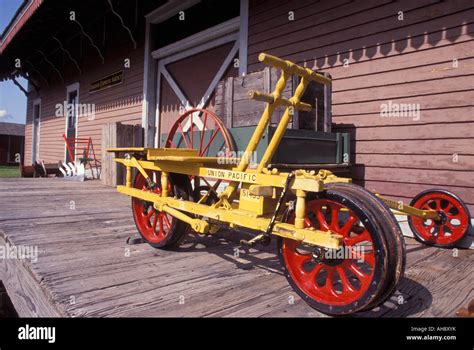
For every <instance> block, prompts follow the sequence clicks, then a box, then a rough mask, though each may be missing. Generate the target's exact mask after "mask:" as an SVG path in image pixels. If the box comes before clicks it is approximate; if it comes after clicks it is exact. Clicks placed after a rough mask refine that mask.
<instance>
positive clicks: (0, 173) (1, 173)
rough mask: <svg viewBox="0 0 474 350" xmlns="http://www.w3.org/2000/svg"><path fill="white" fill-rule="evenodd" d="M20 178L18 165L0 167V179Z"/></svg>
mask: <svg viewBox="0 0 474 350" xmlns="http://www.w3.org/2000/svg"><path fill="white" fill-rule="evenodd" d="M6 177H20V167H19V166H18V165H13V166H11V165H0V178H6Z"/></svg>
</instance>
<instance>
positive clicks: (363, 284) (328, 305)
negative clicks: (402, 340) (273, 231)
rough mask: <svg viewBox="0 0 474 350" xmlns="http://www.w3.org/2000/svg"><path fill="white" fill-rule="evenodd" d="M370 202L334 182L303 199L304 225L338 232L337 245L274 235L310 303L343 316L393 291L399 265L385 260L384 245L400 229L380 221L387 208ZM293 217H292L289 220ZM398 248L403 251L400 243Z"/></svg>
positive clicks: (292, 281) (285, 267) (291, 280)
mask: <svg viewBox="0 0 474 350" xmlns="http://www.w3.org/2000/svg"><path fill="white" fill-rule="evenodd" d="M375 201H377V199H376V198H372V197H367V198H365V197H364V198H363V199H358V198H357V196H355V195H354V193H351V191H350V190H346V188H344V187H340V188H337V186H335V187H332V188H331V189H327V190H326V191H325V192H323V193H321V194H318V195H317V198H315V199H312V200H309V201H308V202H307V203H306V218H305V226H306V228H311V227H312V228H315V229H318V230H322V231H331V232H333V233H337V234H340V235H341V236H343V237H344V238H343V245H342V247H341V248H340V249H338V250H323V249H321V248H318V247H315V246H309V245H305V244H302V243H299V242H297V241H295V240H292V239H279V242H278V253H279V257H280V261H281V263H282V266H283V270H284V272H285V276H286V277H287V279H288V281H289V283H290V284H291V285H292V287H293V289H294V290H295V291H296V292H297V293H298V294H299V295H300V296H301V297H302V298H303V299H304V300H305V301H306V302H307V303H308V304H310V305H311V306H312V307H313V308H315V309H317V310H319V311H321V312H323V313H326V314H330V315H347V314H351V313H354V312H357V311H361V310H368V309H370V308H372V307H375V306H376V305H378V304H379V303H380V302H381V301H383V300H385V299H386V298H387V297H388V296H389V295H387V294H388V292H390V293H389V294H390V295H391V293H393V290H392V289H393V288H392V286H391V285H390V283H391V281H393V280H398V279H399V275H398V274H399V273H400V269H399V268H398V272H397V264H398V263H397V262H396V261H395V260H394V259H390V257H389V252H388V248H389V247H390V246H391V244H392V243H393V242H395V241H396V240H395V235H396V234H399V231H398V230H396V229H394V228H393V227H391V225H384V223H383V222H382V221H383V219H382V217H383V216H384V215H385V214H386V213H385V211H386V212H387V213H389V210H388V209H383V211H384V213H383V215H382V213H381V210H382V209H380V207H379V206H378V205H376V204H375V203H376V202H375ZM377 213H378V214H379V215H377ZM293 220H294V216H293V217H290V219H289V222H292V221H293ZM388 241H390V242H388ZM397 250H400V251H401V252H403V251H404V250H403V247H402V246H401V245H400V246H398V247H397ZM388 288H390V291H388ZM382 299H383V300H382Z"/></svg>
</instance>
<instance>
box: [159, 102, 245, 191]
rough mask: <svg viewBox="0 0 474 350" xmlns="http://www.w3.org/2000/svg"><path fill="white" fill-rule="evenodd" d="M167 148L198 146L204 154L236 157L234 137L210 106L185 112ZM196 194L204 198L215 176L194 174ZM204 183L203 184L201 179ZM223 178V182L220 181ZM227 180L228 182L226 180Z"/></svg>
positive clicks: (174, 129)
mask: <svg viewBox="0 0 474 350" xmlns="http://www.w3.org/2000/svg"><path fill="white" fill-rule="evenodd" d="M165 147H167V148H189V149H196V150H197V151H198V155H199V156H201V157H221V158H222V161H223V162H224V163H225V158H230V157H236V155H235V147H234V142H233V139H232V136H231V134H230V132H229V130H227V128H226V127H225V125H224V123H222V121H221V119H220V118H219V117H218V116H217V115H216V114H215V113H213V112H211V111H209V110H207V109H199V108H196V109H191V110H189V111H186V112H185V113H184V114H183V115H181V116H180V117H179V118H178V119H177V120H176V122H175V123H174V124H173V126H172V127H171V130H170V132H169V134H168V137H167V139H166V142H165ZM190 179H191V180H194V181H193V184H194V188H195V191H194V197H195V198H196V199H199V198H201V196H202V195H203V193H206V192H207V191H208V190H209V189H210V188H211V187H212V185H213V183H214V182H213V181H214V180H213V179H207V178H205V177H201V178H195V177H194V176H190ZM201 180H202V181H203V182H204V186H201V182H200V181H201ZM220 182H221V181H219V183H220ZM226 182H227V181H226Z"/></svg>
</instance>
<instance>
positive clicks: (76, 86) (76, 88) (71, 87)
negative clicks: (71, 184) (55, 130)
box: [64, 81, 80, 162]
mask: <svg viewBox="0 0 474 350" xmlns="http://www.w3.org/2000/svg"><path fill="white" fill-rule="evenodd" d="M79 86H80V85H79V82H78V81H76V82H75V83H72V84H70V85H67V86H66V104H68V103H69V94H70V93H71V92H73V91H77V103H80V98H79V96H80V95H79ZM64 118H65V119H66V122H65V127H64V135H66V137H67V123H68V119H69V118H68V116H67V115H65V116H64ZM75 127H76V134H75V135H74V137H75V138H77V135H78V130H79V116H78V115H77V116H76V125H75ZM66 159H67V146H66V142H64V161H66ZM76 159H77V152H74V162H75V161H76Z"/></svg>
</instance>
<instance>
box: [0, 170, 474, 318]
mask: <svg viewBox="0 0 474 350" xmlns="http://www.w3.org/2000/svg"><path fill="white" fill-rule="evenodd" d="M135 232H136V229H135V225H134V223H133V219H132V215H131V210H130V199H129V198H128V197H125V196H122V195H119V194H117V193H116V192H115V190H114V189H113V188H107V187H104V186H102V185H101V184H100V183H99V182H96V181H90V182H85V183H77V182H70V181H65V180H62V179H0V244H2V240H3V241H4V242H7V243H9V244H11V245H16V246H37V247H38V252H39V256H38V260H37V261H36V262H28V261H21V260H12V259H5V260H4V261H0V279H1V280H2V281H3V283H4V284H5V287H6V289H7V292H8V294H9V296H10V298H11V299H12V301H13V303H14V305H15V307H16V310H17V312H18V314H19V315H20V316H72V317H77V316H86V317H124V316H131V317H135V316H234V317H242V316H250V317H262V316H264V317H265V316H266V317H272V316H283V317H288V316H291V317H296V316H297V317H306V316H316V317H322V316H324V315H322V314H320V313H318V312H316V311H315V310H313V309H311V308H310V307H309V306H307V305H306V304H305V303H304V302H303V301H302V300H301V299H300V298H299V297H298V296H297V295H296V294H295V293H294V292H293V291H292V290H291V288H290V287H289V285H288V284H287V282H286V279H285V278H284V276H283V275H282V274H281V272H280V268H279V262H278V258H277V256H276V254H275V251H276V249H275V246H274V245H271V246H269V247H266V248H264V249H262V248H259V249H253V248H252V249H250V250H249V249H247V248H245V249H243V248H241V247H239V244H238V243H237V242H238V240H239V239H240V238H241V236H239V235H237V234H235V233H230V232H226V233H219V234H218V235H217V236H195V235H192V236H190V238H189V239H188V241H187V243H186V244H185V245H184V246H183V247H182V248H180V249H178V250H177V251H164V250H155V249H153V248H151V247H150V246H148V245H146V244H139V245H132V246H131V245H127V244H126V239H127V237H129V236H130V235H132V234H134V233H135ZM3 244H4V243H3ZM407 251H408V266H407V271H406V274H405V279H404V281H403V284H402V286H401V289H400V291H399V292H398V293H397V294H396V295H395V296H393V297H392V298H391V299H390V300H389V301H388V302H387V303H385V305H384V306H383V307H381V308H378V309H376V310H373V311H370V312H367V313H364V314H361V316H367V317H375V316H386V317H395V316H410V317H414V316H416V317H427V316H435V317H441V316H454V315H455V312H456V310H458V309H459V308H461V307H463V306H466V305H467V303H468V302H469V301H470V300H471V299H473V298H474V274H473V268H472V267H473V266H474V251H473V250H458V251H457V256H456V254H453V251H451V250H441V249H437V248H431V247H426V246H422V245H419V244H418V243H416V242H415V241H414V240H412V239H409V238H408V239H407ZM237 252H238V254H237Z"/></svg>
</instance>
